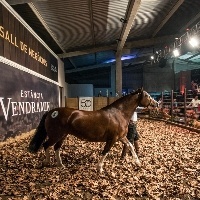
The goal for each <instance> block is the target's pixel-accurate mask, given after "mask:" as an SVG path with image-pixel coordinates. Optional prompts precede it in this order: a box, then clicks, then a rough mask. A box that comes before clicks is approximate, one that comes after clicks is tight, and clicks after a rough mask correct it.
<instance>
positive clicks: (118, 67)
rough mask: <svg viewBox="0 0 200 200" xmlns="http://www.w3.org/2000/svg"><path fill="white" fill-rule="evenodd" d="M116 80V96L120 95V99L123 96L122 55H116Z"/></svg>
mask: <svg viewBox="0 0 200 200" xmlns="http://www.w3.org/2000/svg"><path fill="white" fill-rule="evenodd" d="M115 76H116V80H115V88H116V94H118V95H119V97H121V96H122V61H121V55H120V54H119V53H118V54H116V75H115Z"/></svg>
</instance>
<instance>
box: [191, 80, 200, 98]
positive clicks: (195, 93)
mask: <svg viewBox="0 0 200 200" xmlns="http://www.w3.org/2000/svg"><path fill="white" fill-rule="evenodd" d="M191 89H192V93H193V95H197V89H198V84H197V83H195V82H194V81H191Z"/></svg>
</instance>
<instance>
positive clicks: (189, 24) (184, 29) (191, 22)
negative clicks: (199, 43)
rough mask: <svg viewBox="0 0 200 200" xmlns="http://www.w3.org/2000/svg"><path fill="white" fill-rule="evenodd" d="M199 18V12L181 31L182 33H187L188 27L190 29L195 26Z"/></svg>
mask: <svg viewBox="0 0 200 200" xmlns="http://www.w3.org/2000/svg"><path fill="white" fill-rule="evenodd" d="M199 18H200V12H199V13H198V14H197V15H196V16H195V17H194V18H192V19H191V20H190V21H189V22H188V23H187V24H186V25H185V26H184V27H183V28H182V29H181V30H180V33H182V32H184V31H186V29H187V28H188V27H190V26H191V25H193V24H194V23H195V22H196V21H197V20H198V19H199Z"/></svg>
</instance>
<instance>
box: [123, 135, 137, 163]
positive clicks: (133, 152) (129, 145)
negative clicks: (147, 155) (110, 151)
mask: <svg viewBox="0 0 200 200" xmlns="http://www.w3.org/2000/svg"><path fill="white" fill-rule="evenodd" d="M120 141H121V142H122V143H123V144H124V145H125V146H127V147H128V148H129V149H130V151H131V153H132V156H133V159H134V160H135V164H136V165H137V166H139V167H140V166H141V163H140V160H139V159H138V156H137V154H136V153H135V150H134V147H133V145H132V144H131V143H130V142H129V141H128V139H127V137H124V138H122V139H121V140H120Z"/></svg>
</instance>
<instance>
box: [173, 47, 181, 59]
mask: <svg viewBox="0 0 200 200" xmlns="http://www.w3.org/2000/svg"><path fill="white" fill-rule="evenodd" d="M173 54H174V56H175V57H178V56H180V52H179V50H178V49H174V51H173Z"/></svg>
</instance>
